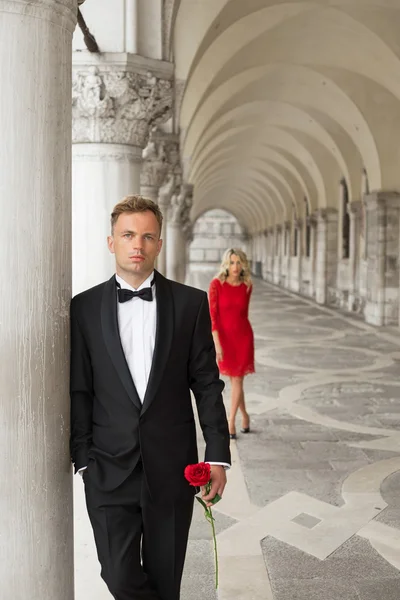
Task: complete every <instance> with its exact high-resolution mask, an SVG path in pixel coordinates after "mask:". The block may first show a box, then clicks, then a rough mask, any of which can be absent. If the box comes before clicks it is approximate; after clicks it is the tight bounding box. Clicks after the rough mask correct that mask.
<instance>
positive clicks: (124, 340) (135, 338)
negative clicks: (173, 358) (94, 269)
mask: <svg viewBox="0 0 400 600" xmlns="http://www.w3.org/2000/svg"><path fill="white" fill-rule="evenodd" d="M115 278H116V280H117V282H118V283H119V285H120V286H121V289H127V290H131V291H134V292H135V291H140V290H141V289H143V288H145V287H150V286H151V282H152V281H153V278H154V271H153V273H152V274H151V275H150V276H149V277H148V278H147V279H146V280H145V281H144V282H143V283H142V284H141V285H140V286H139V287H138V288H137V289H135V288H133V287H132V286H131V285H129V283H127V282H126V281H124V280H123V279H122V277H120V276H119V275H116V276H115ZM151 288H152V291H153V301H152V302H148V301H146V300H142V298H139V297H136V298H132V299H131V300H128V301H127V302H117V316H118V328H119V335H120V338H121V344H122V349H123V351H124V354H125V358H126V362H127V364H128V367H129V371H130V373H131V376H132V380H133V383H134V384H135V387H136V390H137V393H138V395H139V398H140V400H141V402H143V400H144V396H145V393H146V388H147V384H148V381H149V375H150V369H151V365H152V362H153V354H154V346H155V340H156V327H157V289H156V284H155V283H154V284H153V285H152V286H151ZM115 293H116V294H117V291H116V292H115ZM209 464H210V465H221V466H224V467H226V468H229V467H230V465H228V464H226V463H220V462H209ZM85 468H86V467H82V469H79V472H83V471H84V469H85Z"/></svg>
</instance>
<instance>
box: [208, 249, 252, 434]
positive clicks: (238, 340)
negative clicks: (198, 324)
mask: <svg viewBox="0 0 400 600" xmlns="http://www.w3.org/2000/svg"><path fill="white" fill-rule="evenodd" d="M252 289H253V288H252V283H251V277H250V269H249V263H248V261H247V258H246V255H245V253H244V252H243V251H242V250H236V249H230V250H227V251H226V252H225V254H224V257H223V259H222V264H221V270H220V272H219V274H218V275H217V277H216V278H215V279H213V280H212V282H211V284H210V290H209V302H210V313H211V323H212V331H213V338H214V343H215V350H216V354H217V361H218V366H219V370H220V372H221V374H222V375H227V376H228V377H230V380H231V386H232V397H231V411H230V415H229V434H230V437H231V439H236V425H235V420H236V413H237V411H238V410H240V412H241V413H242V419H243V421H242V428H241V432H242V433H249V431H250V418H249V415H248V413H247V410H246V404H245V400H244V391H243V379H244V377H245V375H248V374H249V373H254V336H253V330H252V328H251V325H250V321H249V303H250V297H251V292H252Z"/></svg>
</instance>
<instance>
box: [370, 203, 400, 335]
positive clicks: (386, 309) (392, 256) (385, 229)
mask: <svg viewBox="0 0 400 600" xmlns="http://www.w3.org/2000/svg"><path fill="white" fill-rule="evenodd" d="M366 204H367V211H368V219H367V221H368V225H367V268H368V288H367V302H366V307H365V319H366V321H367V323H371V324H372V325H392V324H398V322H399V250H400V247H399V235H400V228H399V221H400V194H398V193H397V192H375V193H373V194H370V195H369V196H367V197H366Z"/></svg>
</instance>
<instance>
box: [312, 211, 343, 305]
mask: <svg viewBox="0 0 400 600" xmlns="http://www.w3.org/2000/svg"><path fill="white" fill-rule="evenodd" d="M316 218H317V229H316V252H317V256H316V263H315V299H316V301H317V302H318V304H327V303H329V299H330V297H332V298H333V297H334V292H333V291H330V290H333V289H334V288H335V285H336V273H337V262H338V250H337V243H338V213H337V211H336V210H334V209H320V210H319V211H318V212H317V213H316Z"/></svg>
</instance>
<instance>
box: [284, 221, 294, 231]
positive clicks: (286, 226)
mask: <svg viewBox="0 0 400 600" xmlns="http://www.w3.org/2000/svg"><path fill="white" fill-rule="evenodd" d="M283 228H284V230H285V231H290V230H291V228H292V223H291V222H290V221H284V223H283Z"/></svg>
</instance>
